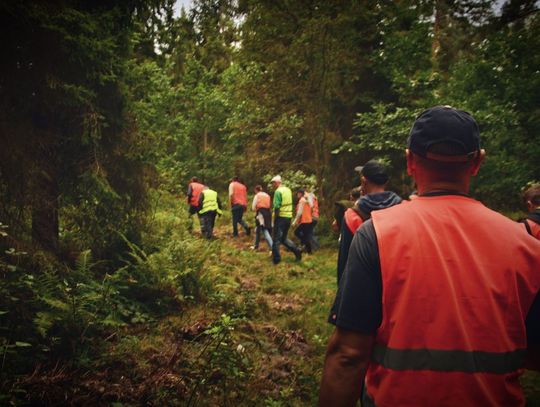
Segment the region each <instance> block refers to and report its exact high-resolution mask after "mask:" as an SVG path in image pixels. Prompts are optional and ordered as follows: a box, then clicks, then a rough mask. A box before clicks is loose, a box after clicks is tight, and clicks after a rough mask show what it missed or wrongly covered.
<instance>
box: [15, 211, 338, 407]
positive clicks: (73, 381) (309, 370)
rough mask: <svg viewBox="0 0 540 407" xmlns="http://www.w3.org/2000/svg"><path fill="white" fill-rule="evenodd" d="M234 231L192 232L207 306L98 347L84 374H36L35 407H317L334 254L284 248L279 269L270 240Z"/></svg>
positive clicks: (76, 370) (225, 227)
mask: <svg viewBox="0 0 540 407" xmlns="http://www.w3.org/2000/svg"><path fill="white" fill-rule="evenodd" d="M196 226H197V227H196V229H198V222H197V225H196ZM230 230H231V226H230V224H229V219H226V218H224V219H221V220H220V221H219V225H218V227H217V228H216V231H215V235H216V239H215V240H213V241H210V242H208V241H206V240H203V239H201V238H200V237H199V233H198V232H195V233H194V239H197V242H196V244H197V245H199V244H200V253H201V256H205V257H206V260H205V264H204V269H203V273H202V280H201V281H200V282H199V284H201V292H202V294H201V296H200V298H198V299H197V300H195V299H189V298H187V299H186V300H185V301H184V302H183V303H182V305H181V308H179V309H178V310H177V311H176V312H175V311H174V310H173V312H170V313H169V314H168V315H166V316H164V317H163V318H160V319H156V320H151V321H146V322H142V323H139V324H136V325H130V326H128V327H125V328H122V329H120V330H118V331H117V332H116V334H114V335H113V336H112V337H109V338H99V340H98V339H96V344H95V345H94V346H93V347H92V348H93V349H94V350H93V352H94V354H88V355H87V356H86V358H85V356H84V355H83V356H82V357H81V358H80V361H79V363H78V366H68V364H64V365H63V364H62V363H61V364H59V365H57V366H55V367H54V368H52V369H51V368H47V369H46V370H44V371H40V370H39V369H37V370H36V371H35V372H34V374H33V375H31V376H30V377H27V378H25V379H23V380H22V381H21V382H19V386H20V388H22V389H27V392H28V393H32V394H31V395H29V397H28V399H29V400H30V401H31V403H32V402H33V401H39V402H40V403H43V404H48V405H56V404H58V403H59V402H60V400H65V403H66V404H69V405H112V406H116V407H118V406H132V405H156V406H157V405H159V406H164V405H167V406H176V405H177V406H217V405H219V406H254V405H257V406H312V405H315V404H316V400H317V392H318V385H319V381H320V374H321V370H322V365H323V360H324V353H325V348H326V343H327V340H328V337H329V335H330V333H331V331H332V327H331V326H330V325H329V324H328V323H327V322H326V317H327V313H328V310H329V308H330V305H331V302H332V300H333V296H334V294H335V290H336V282H335V263H336V249H335V248H330V247H325V248H321V249H320V250H319V251H317V252H316V253H315V254H313V255H304V257H303V259H302V261H301V262H296V261H295V259H294V255H293V254H292V253H288V252H286V250H283V248H282V250H283V252H282V257H283V260H282V262H281V263H280V264H279V265H277V266H274V265H273V264H272V262H271V257H270V254H269V249H268V246H267V245H266V242H265V241H264V240H263V241H262V242H261V247H260V250H258V251H254V250H251V249H250V248H249V247H250V246H251V245H252V244H253V235H252V236H251V237H247V236H245V234H243V233H242V232H243V231H241V235H240V237H239V238H232V236H231V233H230ZM98 342H99V343H98ZM96 349H97V351H96ZM85 359H86V361H85ZM81 361H82V363H81ZM67 400H69V401H67Z"/></svg>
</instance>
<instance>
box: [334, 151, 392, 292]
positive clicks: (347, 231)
mask: <svg viewBox="0 0 540 407" xmlns="http://www.w3.org/2000/svg"><path fill="white" fill-rule="evenodd" d="M355 171H358V172H360V188H361V190H362V193H363V195H362V196H361V197H360V199H358V201H356V203H355V204H354V206H353V207H352V208H349V209H347V210H346V211H345V214H344V216H343V222H342V224H341V232H340V239H339V251H338V263H337V282H338V284H339V280H341V276H342V275H343V271H344V270H345V265H346V264H347V259H348V258H349V248H350V246H351V242H352V239H353V237H354V234H355V232H356V231H357V230H358V228H359V227H360V226H361V225H362V223H364V222H365V221H366V220H367V219H369V218H370V217H371V212H372V211H377V210H380V209H385V208H389V207H391V206H394V205H396V204H398V203H400V202H401V198H400V197H399V196H398V195H397V194H395V193H394V192H392V191H386V185H387V184H388V179H389V177H388V172H387V170H386V166H385V165H384V164H383V163H381V162H379V161H376V160H370V161H368V162H367V163H366V164H365V165H364V166H362V167H356V168H355Z"/></svg>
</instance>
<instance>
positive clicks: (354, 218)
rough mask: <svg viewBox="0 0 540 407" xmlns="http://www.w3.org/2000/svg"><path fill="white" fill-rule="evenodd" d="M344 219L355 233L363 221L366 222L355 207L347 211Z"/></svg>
mask: <svg viewBox="0 0 540 407" xmlns="http://www.w3.org/2000/svg"><path fill="white" fill-rule="evenodd" d="M343 219H344V220H345V224H346V225H347V228H348V229H349V231H350V232H351V233H352V234H353V235H354V233H355V232H356V231H357V230H358V228H359V227H360V226H362V223H364V220H363V219H362V217H361V216H360V215H359V214H358V212H356V211H355V210H354V209H353V208H349V209H347V210H346V211H345V214H344V215H343Z"/></svg>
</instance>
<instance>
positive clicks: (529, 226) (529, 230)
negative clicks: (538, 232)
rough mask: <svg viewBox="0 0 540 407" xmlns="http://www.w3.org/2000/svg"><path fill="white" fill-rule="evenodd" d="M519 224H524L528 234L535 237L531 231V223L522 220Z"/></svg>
mask: <svg viewBox="0 0 540 407" xmlns="http://www.w3.org/2000/svg"><path fill="white" fill-rule="evenodd" d="M519 223H523V224H524V225H525V229H527V233H528V234H529V235H531V236H533V232H532V230H531V225H529V222H527V219H520V220H519Z"/></svg>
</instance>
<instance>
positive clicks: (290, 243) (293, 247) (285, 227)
mask: <svg viewBox="0 0 540 407" xmlns="http://www.w3.org/2000/svg"><path fill="white" fill-rule="evenodd" d="M281 219H282V220H283V225H282V233H281V243H282V244H283V246H285V247H286V248H287V250H289V251H291V252H293V253H294V255H295V257H296V260H300V259H301V258H302V253H301V251H300V249H299V248H298V247H296V245H295V244H294V242H293V241H292V240H290V239H288V238H287V233H289V228H290V227H291V220H290V219H288V218H281Z"/></svg>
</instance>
